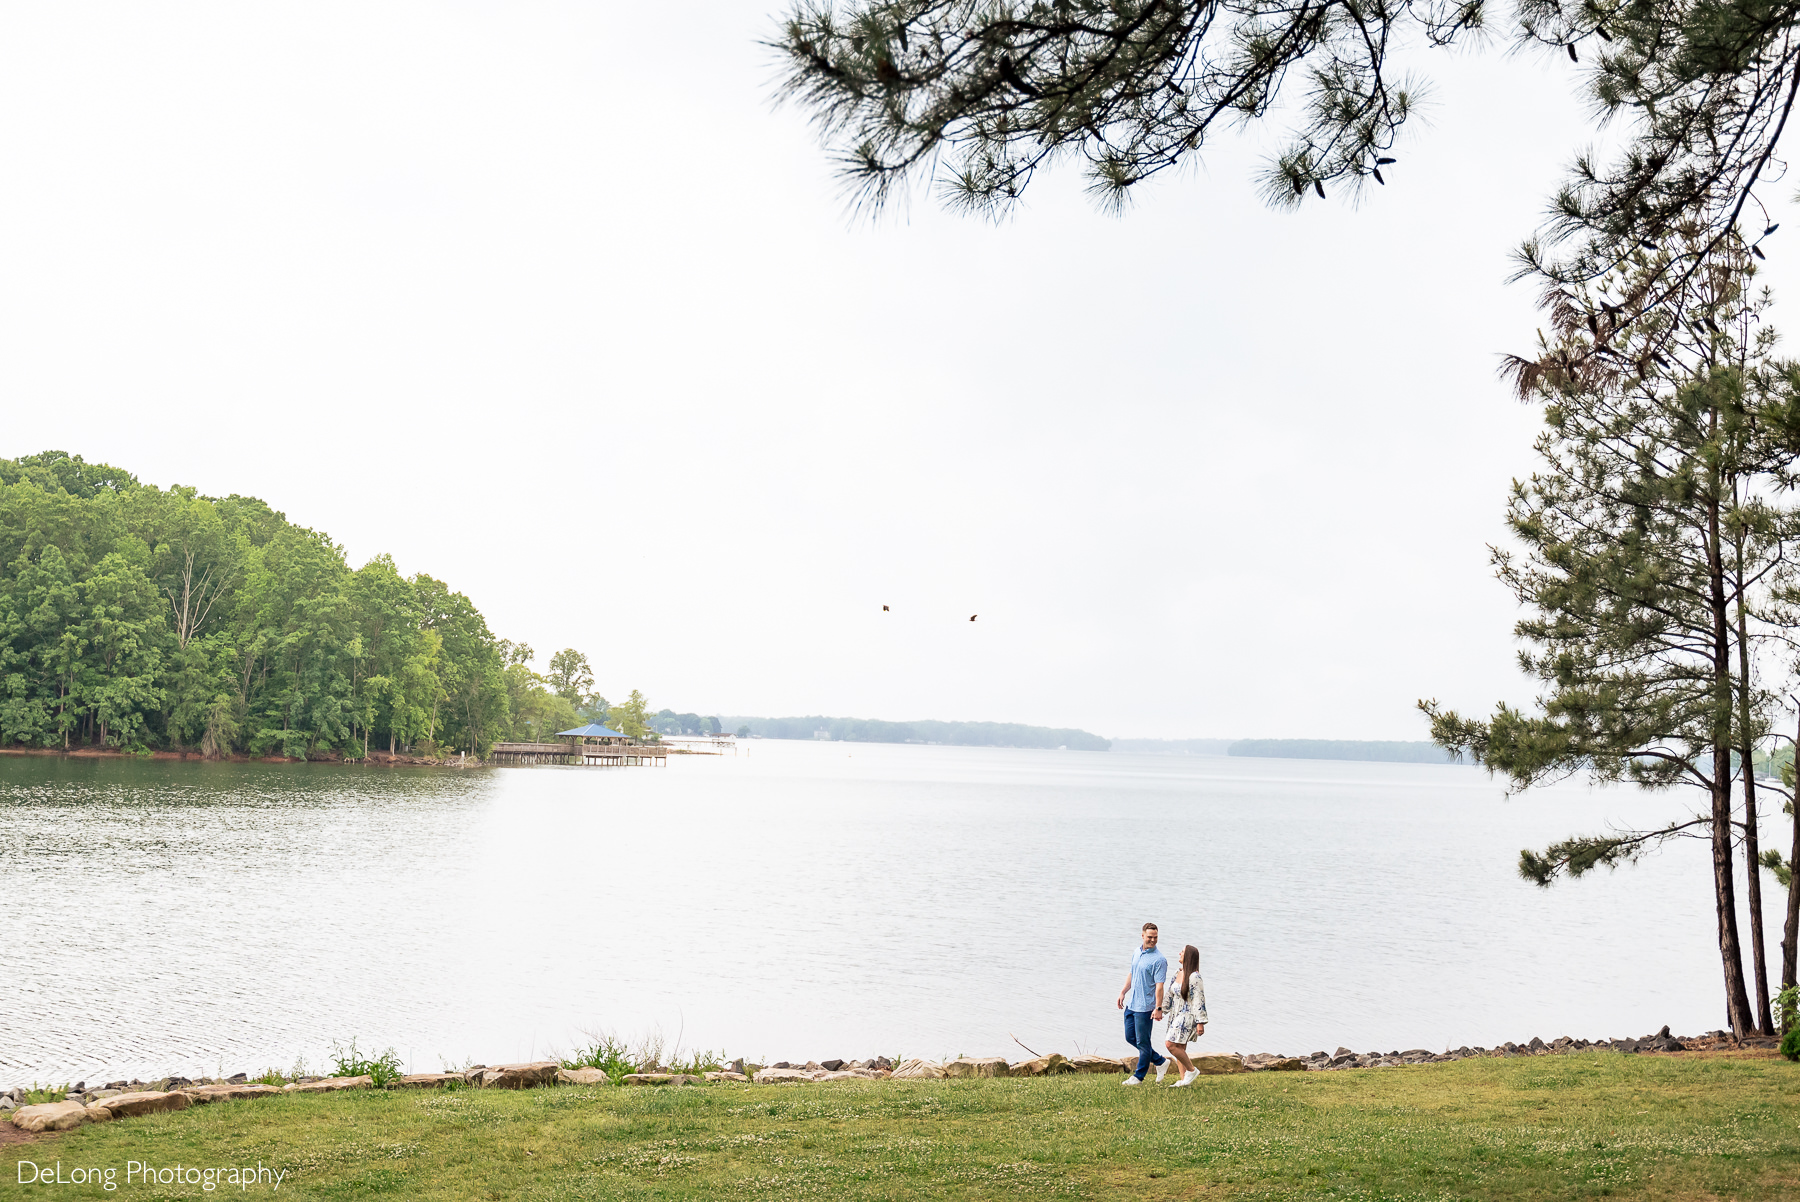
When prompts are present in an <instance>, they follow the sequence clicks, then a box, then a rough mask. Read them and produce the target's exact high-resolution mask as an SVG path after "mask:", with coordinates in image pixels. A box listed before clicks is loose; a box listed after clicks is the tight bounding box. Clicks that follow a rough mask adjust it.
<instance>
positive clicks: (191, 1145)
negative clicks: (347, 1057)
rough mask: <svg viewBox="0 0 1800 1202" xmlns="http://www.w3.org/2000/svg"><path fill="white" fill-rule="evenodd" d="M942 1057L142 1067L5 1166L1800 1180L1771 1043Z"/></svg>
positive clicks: (1771, 1183) (731, 1186)
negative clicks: (1020, 1066)
mask: <svg viewBox="0 0 1800 1202" xmlns="http://www.w3.org/2000/svg"><path fill="white" fill-rule="evenodd" d="M1559 1042H1560V1041H1559ZM1683 1042H1685V1041H1683ZM1046 1059H1048V1058H1046ZM1095 1059H1096V1060H1098V1059H1101V1058H1095ZM373 1063H374V1062H371V1064H373ZM867 1063H868V1062H865V1065H866V1064H867ZM877 1063H879V1062H877ZM949 1063H953V1064H958V1065H959V1068H958V1071H956V1072H955V1073H947V1074H946V1075H945V1076H943V1077H930V1076H913V1077H908V1076H902V1075H901V1073H900V1072H899V1071H894V1072H891V1073H889V1074H888V1075H882V1074H883V1073H884V1072H885V1071H886V1070H882V1069H869V1068H867V1067H865V1068H864V1069H863V1070H862V1072H861V1073H858V1072H854V1071H846V1069H845V1068H842V1067H840V1068H839V1069H838V1070H836V1071H831V1070H826V1069H825V1068H824V1065H823V1064H820V1065H819V1069H818V1071H819V1072H820V1073H821V1074H823V1076H824V1077H825V1078H826V1079H824V1080H818V1081H814V1080H813V1079H812V1074H811V1073H805V1074H800V1073H794V1074H793V1075H785V1074H784V1075H771V1076H768V1077H767V1078H765V1083H762V1084H758V1083H757V1081H756V1080H755V1079H745V1075H744V1074H739V1073H736V1072H733V1071H732V1070H731V1069H729V1068H721V1069H717V1070H709V1074H706V1075H701V1076H698V1077H696V1076H695V1075H692V1074H677V1073H669V1074H648V1075H641V1076H640V1079H638V1080H635V1081H632V1082H630V1084H631V1085H636V1086H640V1088H628V1087H622V1086H623V1085H624V1083H623V1082H620V1083H615V1082H613V1081H612V1079H611V1078H610V1077H609V1075H608V1074H606V1073H605V1072H604V1071H602V1070H599V1069H591V1068H590V1069H575V1070H571V1069H565V1068H562V1067H560V1066H559V1063H558V1062H556V1061H544V1062H534V1063H531V1064H520V1065H505V1066H495V1067H494V1068H486V1067H482V1066H473V1067H471V1069H469V1070H467V1071H461V1072H455V1073H443V1074H419V1075H418V1077H417V1079H415V1080H412V1081H405V1080H404V1079H398V1078H396V1079H389V1080H388V1081H386V1082H385V1084H386V1086H387V1087H386V1088H382V1087H378V1086H377V1084H376V1081H375V1079H374V1078H375V1075H376V1074H375V1073H364V1074H363V1075H362V1076H360V1077H356V1078H351V1077H331V1078H316V1079H313V1080H308V1081H296V1082H289V1083H287V1084H286V1085H276V1084H271V1083H257V1082H252V1081H250V1080H248V1079H244V1078H242V1077H241V1075H240V1077H239V1078H238V1079H236V1080H226V1081H216V1082H206V1083H201V1082H183V1081H179V1080H175V1081H168V1082H160V1081H159V1082H153V1083H150V1084H162V1085H169V1086H173V1087H174V1088H171V1089H165V1090H160V1091H158V1090H145V1089H131V1090H129V1091H126V1090H124V1089H118V1090H117V1092H109V1091H108V1090H99V1091H95V1093H96V1101H95V1102H93V1103H89V1102H86V1101H82V1100H64V1101H62V1102H60V1103H58V1102H51V1103H42V1102H34V1103H33V1105H34V1106H35V1107H38V1108H39V1110H38V1114H39V1115H41V1116H43V1122H42V1124H41V1125H42V1127H43V1130H42V1131H40V1132H36V1133H28V1132H26V1131H25V1130H23V1129H9V1130H10V1131H11V1134H10V1136H9V1137H8V1139H6V1140H0V1175H3V1176H4V1178H5V1179H6V1181H7V1184H8V1186H9V1187H12V1186H13V1185H14V1182H15V1181H16V1182H17V1191H18V1196H21V1197H36V1196H45V1197H49V1196H56V1197H71V1196H73V1197H89V1196H91V1197H109V1196H114V1195H113V1194H112V1193H109V1192H107V1191H108V1190H109V1189H111V1190H116V1188H117V1186H118V1185H120V1184H124V1185H127V1186H128V1187H134V1186H135V1187H138V1188H142V1187H143V1186H145V1185H148V1184H156V1185H162V1186H167V1185H170V1184H175V1183H177V1182H179V1183H181V1184H184V1185H186V1186H188V1187H189V1188H188V1189H187V1190H184V1191H181V1192H180V1194H179V1195H177V1194H168V1193H167V1192H166V1191H164V1192H163V1193H161V1194H159V1196H186V1195H188V1194H191V1195H192V1196H196V1197H198V1196H203V1194H202V1193H201V1191H203V1190H206V1189H207V1188H208V1184H207V1181H208V1180H214V1179H216V1181H218V1182H221V1183H227V1184H229V1182H230V1180H231V1179H230V1178H229V1176H228V1174H229V1173H230V1172H231V1171H232V1168H231V1167H229V1166H255V1167H256V1168H260V1169H265V1170H266V1171H265V1173H264V1174H263V1175H262V1176H256V1175H254V1174H253V1170H252V1169H251V1168H249V1167H240V1168H239V1169H238V1171H239V1172H240V1174H241V1178H240V1179H242V1180H245V1181H249V1182H251V1183H252V1184H253V1185H254V1186H255V1187H256V1188H258V1189H260V1190H268V1189H269V1188H270V1185H269V1181H270V1173H272V1172H280V1173H282V1174H283V1177H282V1180H283V1184H284V1185H285V1186H286V1188H287V1190H288V1192H289V1193H292V1194H293V1195H295V1196H298V1197H302V1198H306V1197H320V1198H325V1197H363V1196H370V1195H377V1194H393V1195H394V1196H403V1197H416V1198H446V1199H449V1198H459V1199H460V1198H468V1197H490V1198H507V1197H525V1196H532V1197H539V1196H542V1197H551V1196H556V1197H562V1196H568V1197H608V1198H639V1197H643V1198H648V1197H657V1198H662V1199H702V1198H705V1199H710V1198H716V1197H721V1196H727V1195H729V1196H748V1197H759V1198H791V1197H803V1196H817V1197H831V1198H847V1199H858V1200H860V1199H869V1200H871V1202H873V1200H874V1199H894V1198H914V1197H917V1198H925V1197H934V1198H935V1197H946V1196H948V1197H964V1198H990V1197H1001V1196H1006V1197H1016V1196H1020V1195H1025V1196H1038V1197H1089V1198H1105V1199H1112V1198H1119V1199H1124V1198H1131V1199H1133V1200H1134V1202H1137V1200H1148V1202H1163V1200H1165V1199H1176V1198H1189V1197H1195V1196H1201V1195H1204V1196H1208V1197H1211V1196H1215V1195H1217V1196H1230V1197H1243V1198H1269V1199H1275V1198H1280V1199H1288V1198H1320V1199H1324V1198H1344V1197H1384V1198H1389V1197H1392V1198H1399V1197H1406V1198H1412V1197H1419V1198H1425V1197H1430V1198H1439V1197H1456V1198H1469V1199H1501V1198H1543V1199H1550V1198H1568V1197H1599V1196H1606V1195H1609V1194H1621V1195H1630V1196H1634V1197H1653V1198H1670V1199H1681V1198H1698V1197H1731V1198H1739V1199H1750V1200H1755V1199H1764V1198H1769V1199H1774V1198H1785V1197H1791V1196H1793V1191H1794V1189H1795V1187H1796V1186H1797V1185H1800V1173H1797V1172H1796V1169H1795V1165H1796V1163H1800V1134H1797V1133H1800V1070H1796V1069H1795V1068H1794V1067H1793V1066H1791V1065H1788V1064H1786V1063H1784V1062H1782V1061H1780V1060H1778V1059H1775V1058H1774V1057H1773V1054H1772V1053H1769V1052H1766V1051H1762V1052H1758V1051H1750V1050H1747V1049H1736V1048H1732V1049H1720V1050H1714V1051H1705V1052H1695V1051H1683V1052H1649V1053H1648V1054H1642V1055H1632V1054H1626V1053H1622V1052H1617V1051H1612V1050H1606V1051H1601V1050H1598V1049H1593V1050H1590V1051H1589V1052H1588V1053H1586V1054H1581V1055H1555V1054H1553V1053H1551V1052H1550V1051H1547V1050H1546V1051H1534V1052H1525V1051H1521V1052H1520V1053H1518V1054H1507V1053H1505V1052H1504V1051H1503V1050H1502V1051H1501V1052H1500V1053H1499V1054H1497V1055H1496V1054H1490V1055H1489V1056H1485V1057H1471V1058H1466V1059H1462V1060H1459V1061H1457V1062H1454V1063H1443V1064H1430V1065H1406V1064H1401V1065H1398V1066H1395V1067H1390V1068H1386V1069H1383V1070H1381V1071H1376V1070H1374V1069H1367V1070H1362V1071H1338V1072H1332V1071H1319V1072H1294V1071H1287V1072H1282V1071H1260V1072H1258V1071H1242V1070H1240V1071H1228V1072H1223V1073H1217V1074H1214V1075H1208V1076H1203V1077H1202V1078H1201V1079H1200V1080H1199V1081H1198V1082H1197V1083H1196V1086H1195V1087H1194V1088H1189V1089H1168V1088H1155V1087H1146V1088H1139V1089H1132V1090H1121V1089H1120V1088H1119V1086H1118V1076H1117V1072H1118V1070H1117V1068H1116V1067H1114V1068H1103V1069H1097V1070H1096V1071H1091V1072H1077V1071H1063V1072H1051V1073H1044V1074H1036V1075H1028V1076H1023V1077H1014V1076H1011V1075H1007V1076H999V1075H983V1074H982V1073H981V1072H980V1071H979V1069H980V1067H981V1066H982V1065H983V1064H984V1063H985V1062H982V1061H978V1060H969V1059H966V1058H965V1059H963V1060H961V1061H952V1062H949ZM999 1063H1005V1062H1004V1061H1000V1062H999ZM1115 1063H1116V1062H1115ZM344 1067H346V1068H348V1067H357V1066H356V1065H354V1064H347V1065H344ZM363 1067H369V1065H364V1066H363ZM742 1067H744V1068H750V1067H752V1066H750V1065H748V1064H745V1065H743V1066H742ZM903 1067H904V1065H896V1066H895V1068H896V1070H898V1069H901V1068H903ZM780 1072H781V1070H776V1069H774V1068H773V1066H771V1067H770V1068H765V1069H763V1070H761V1074H776V1073H780ZM761 1074H759V1075H761ZM865 1074H872V1075H865ZM708 1076H710V1078H711V1079H710V1080H709V1079H708ZM113 1084H114V1087H115V1088H117V1087H121V1086H130V1085H133V1084H140V1085H141V1084H143V1083H132V1082H115V1083H113ZM657 1086H660V1088H657ZM100 1094H105V1096H104V1097H100V1096H98V1095H100ZM52 1111H54V1112H56V1115H55V1116H52V1115H51V1113H50V1112H52ZM77 1111H78V1112H80V1115H75V1114H74V1113H73V1112H77ZM100 1111H104V1112H105V1117H102V1116H101V1114H100V1113H99V1112H100ZM1397 1119H1399V1121H1401V1122H1403V1123H1404V1130H1403V1132H1396V1130H1395V1123H1396V1120H1397ZM32 1125H38V1124H36V1123H35V1122H27V1123H26V1124H24V1126H32ZM59 1127H60V1128H61V1130H60V1131H59V1130H58V1128H59ZM195 1166H208V1167H195ZM212 1166H217V1167H212ZM172 1172H173V1173H179V1174H202V1175H204V1174H208V1173H211V1174H215V1175H216V1176H215V1178H212V1179H208V1178H204V1177H202V1178H195V1177H192V1176H179V1177H172V1176H171V1173H172ZM128 1174H130V1176H129V1177H128ZM146 1174H150V1176H146Z"/></svg>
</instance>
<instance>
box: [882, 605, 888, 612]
mask: <svg viewBox="0 0 1800 1202" xmlns="http://www.w3.org/2000/svg"><path fill="white" fill-rule="evenodd" d="M881 612H882V613H887V612H888V607H887V606H885V605H884V606H882V607H881Z"/></svg>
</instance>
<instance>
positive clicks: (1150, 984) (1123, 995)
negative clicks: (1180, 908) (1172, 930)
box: [1119, 922, 1169, 1085]
mask: <svg viewBox="0 0 1800 1202" xmlns="http://www.w3.org/2000/svg"><path fill="white" fill-rule="evenodd" d="M1143 934H1144V944H1143V946H1142V947H1140V948H1138V951H1137V955H1135V956H1133V957H1132V958H1131V971H1130V972H1129V973H1127V974H1126V976H1125V988H1123V989H1121V990H1119V1009H1121V1010H1123V1011H1124V1012H1125V1042H1126V1043H1129V1044H1130V1045H1131V1046H1132V1047H1134V1048H1136V1049H1137V1054H1138V1062H1137V1071H1136V1072H1134V1073H1133V1074H1132V1075H1131V1076H1129V1077H1127V1078H1125V1080H1124V1081H1122V1082H1120V1084H1121V1085H1136V1084H1137V1083H1138V1082H1140V1081H1142V1080H1143V1079H1144V1074H1145V1073H1147V1072H1149V1071H1150V1066H1151V1065H1152V1064H1154V1065H1155V1066H1156V1079H1157V1081H1158V1082H1161V1081H1162V1079H1163V1074H1164V1073H1166V1072H1168V1071H1169V1062H1168V1061H1167V1060H1165V1059H1163V1055H1162V1053H1161V1052H1158V1051H1157V1050H1156V1044H1155V1043H1154V1042H1153V1041H1152V1040H1151V1038H1150V1033H1151V1031H1152V1030H1153V1029H1154V1028H1155V1026H1156V1024H1157V1023H1159V1022H1161V1021H1162V1016H1163V985H1164V983H1165V982H1166V981H1168V979H1169V961H1168V958H1167V957H1166V956H1164V955H1163V954H1162V953H1161V952H1159V951H1157V950H1156V937H1157V930H1156V924H1155V923H1153V922H1147V923H1145V924H1144V931H1143Z"/></svg>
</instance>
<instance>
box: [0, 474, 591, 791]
mask: <svg viewBox="0 0 1800 1202" xmlns="http://www.w3.org/2000/svg"><path fill="white" fill-rule="evenodd" d="M531 655H532V653H531V649H530V648H529V647H525V646H523V645H519V644H512V643H508V642H506V641H504V640H501V639H496V638H495V637H494V635H493V633H492V632H490V631H489V630H488V627H487V623H486V621H485V620H484V619H483V618H482V616H481V614H480V612H479V611H478V610H476V608H475V606H474V605H473V604H472V603H470V601H469V599H468V598H467V597H465V596H463V595H462V594H461V593H458V592H454V591H452V590H451V589H450V587H449V586H448V585H446V584H445V583H443V582H442V581H439V580H435V579H433V578H432V577H430V576H427V575H424V574H423V573H420V574H417V575H414V576H402V575H401V574H400V572H399V571H398V570H397V569H396V568H395V567H394V562H393V560H392V559H390V558H389V557H388V556H386V555H382V556H378V557H376V558H375V559H372V560H370V561H369V562H368V563H366V564H364V565H363V566H362V567H360V568H357V569H354V570H353V569H351V568H350V566H349V565H348V564H347V563H346V562H345V560H344V552H343V549H342V548H341V547H339V546H337V545H336V544H334V543H333V542H332V541H331V540H330V539H329V538H328V537H326V536H325V535H324V534H321V533H319V532H317V531H314V530H308V529H305V528H304V527H301V526H296V525H294V524H293V523H291V522H289V521H288V520H287V518H286V517H285V516H284V515H282V514H281V513H278V512H276V511H275V510H273V509H271V508H270V507H269V506H268V505H267V504H265V503H264V502H262V501H259V500H257V499H255V498H254V497H240V496H230V497H224V498H217V497H203V496H200V495H199V494H198V493H197V492H196V491H195V490H194V489H191V488H181V487H176V488H170V489H167V490H163V489H159V488H156V487H154V486H150V485H145V484H140V483H139V482H138V481H137V479H136V478H135V477H133V476H132V475H130V474H129V473H128V472H125V471H123V470H121V469H119V468H115V467H108V466H105V465H102V464H89V463H84V462H83V461H82V460H81V459H80V458H79V457H73V456H69V455H66V454H63V453H62V452H59V451H47V452H45V453H43V454H40V455H31V456H27V457H24V458H21V459H17V460H6V459H0V746H3V745H19V744H26V745H30V746H39V747H65V748H67V747H75V746H80V745H87V746H103V747H118V748H125V749H137V750H143V749H153V748H188V749H197V750H200V751H202V752H204V753H206V754H209V755H224V754H229V753H232V752H246V753H249V754H253V755H287V756H294V757H304V756H311V755H319V754H337V755H345V756H360V755H366V754H367V752H368V750H369V749H370V747H371V745H373V746H374V747H377V748H380V749H384V750H389V751H394V750H400V749H410V750H414V751H417V752H419V753H421V754H426V755H431V754H439V753H442V752H448V751H468V752H472V753H475V754H481V753H483V752H485V751H486V749H487V748H488V747H489V746H490V745H491V744H492V743H494V742H495V741H497V740H500V739H504V738H509V737H513V736H514V733H515V730H516V731H517V732H518V734H519V735H521V736H527V737H530V736H537V735H540V734H543V733H548V732H549V731H552V730H555V729H559V727H557V726H556V725H555V723H558V722H563V721H565V720H567V719H568V718H569V717H570V716H571V715H572V713H573V712H575V711H577V710H578V709H579V708H580V707H579V706H578V705H572V704H570V701H569V700H568V699H566V698H564V697H559V696H557V695H556V694H555V693H554V692H552V691H550V690H548V689H547V688H546V687H545V685H546V683H547V682H546V681H545V679H544V678H542V677H539V676H537V675H536V674H535V673H533V672H532V671H531V669H530V668H529V667H527V666H526V664H527V661H529V660H530V659H531Z"/></svg>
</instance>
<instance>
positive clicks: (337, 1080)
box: [282, 1076, 375, 1093]
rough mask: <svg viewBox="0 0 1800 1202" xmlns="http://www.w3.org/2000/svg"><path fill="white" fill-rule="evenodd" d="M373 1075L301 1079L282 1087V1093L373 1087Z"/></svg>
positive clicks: (324, 1091) (321, 1091)
mask: <svg viewBox="0 0 1800 1202" xmlns="http://www.w3.org/2000/svg"><path fill="white" fill-rule="evenodd" d="M374 1087H375V1078H373V1077H368V1076H364V1077H325V1078H323V1079H321V1080H318V1081H302V1082H299V1083H298V1084H295V1085H289V1086H286V1087H284V1089H283V1090H282V1092H284V1093H337V1092H338V1091H339V1090H341V1089H373V1088H374Z"/></svg>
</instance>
